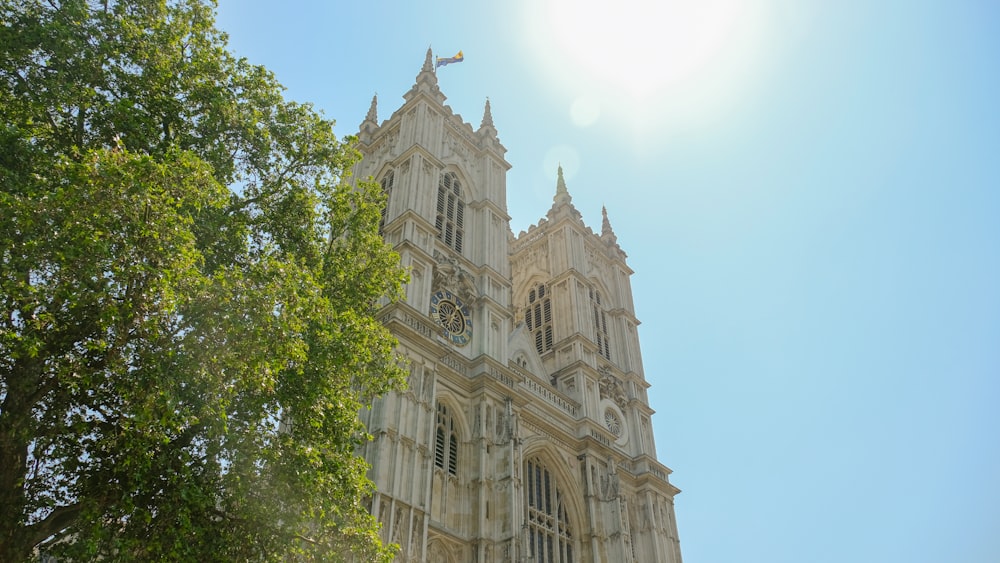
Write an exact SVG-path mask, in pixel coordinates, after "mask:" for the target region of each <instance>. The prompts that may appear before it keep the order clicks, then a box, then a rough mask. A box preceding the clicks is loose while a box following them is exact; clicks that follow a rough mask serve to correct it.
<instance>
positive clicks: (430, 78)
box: [403, 47, 445, 105]
mask: <svg viewBox="0 0 1000 563" xmlns="http://www.w3.org/2000/svg"><path fill="white" fill-rule="evenodd" d="M420 93H423V94H426V95H428V96H430V97H431V98H432V99H434V100H435V101H436V102H437V103H439V104H442V105H444V100H445V97H444V94H442V93H441V88H439V87H438V79H437V74H435V73H434V54H433V53H432V52H431V48H430V47H427V55H426V56H425V57H424V64H423V66H421V67H420V72H419V73H418V74H417V81H416V83H415V84H414V85H413V87H411V88H410V91H409V92H407V93H405V94H403V99H405V100H406V101H408V102H409V101H410V100H412V99H413V98H415V97H416V96H417V95H418V94H420Z"/></svg>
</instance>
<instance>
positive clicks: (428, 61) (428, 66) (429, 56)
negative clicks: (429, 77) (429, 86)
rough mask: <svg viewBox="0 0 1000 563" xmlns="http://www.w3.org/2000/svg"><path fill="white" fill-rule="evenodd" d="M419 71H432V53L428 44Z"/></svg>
mask: <svg viewBox="0 0 1000 563" xmlns="http://www.w3.org/2000/svg"><path fill="white" fill-rule="evenodd" d="M420 72H434V54H433V53H431V47H430V45H428V46H427V57H425V58H424V66H423V67H422V68H421V69H420Z"/></svg>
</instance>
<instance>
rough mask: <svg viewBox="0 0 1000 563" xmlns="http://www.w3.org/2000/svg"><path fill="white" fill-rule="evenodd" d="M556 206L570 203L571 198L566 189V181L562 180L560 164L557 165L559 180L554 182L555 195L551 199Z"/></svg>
mask: <svg viewBox="0 0 1000 563" xmlns="http://www.w3.org/2000/svg"><path fill="white" fill-rule="evenodd" d="M552 201H554V202H555V203H556V204H561V203H570V202H572V201H573V198H572V197H571V196H570V195H569V190H567V189H566V180H565V179H564V178H563V169H562V164H560V165H559V179H558V180H556V195H555V197H553V198H552Z"/></svg>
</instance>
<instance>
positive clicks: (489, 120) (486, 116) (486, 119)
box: [479, 98, 495, 129]
mask: <svg viewBox="0 0 1000 563" xmlns="http://www.w3.org/2000/svg"><path fill="white" fill-rule="evenodd" d="M483 127H494V125H493V112H492V111H490V99H489V98H486V109H485V110H483V121H482V123H480V124H479V128H480V129H482V128H483ZM494 128H495V127H494Z"/></svg>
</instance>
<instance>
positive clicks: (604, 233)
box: [601, 205, 618, 244]
mask: <svg viewBox="0 0 1000 563" xmlns="http://www.w3.org/2000/svg"><path fill="white" fill-rule="evenodd" d="M601 215H603V216H604V221H603V222H602V223H601V238H602V239H605V240H607V241H608V242H610V243H612V244H615V243H617V242H618V237H617V236H615V232H614V231H613V230H611V221H608V208H607V207H605V206H603V205H602V206H601Z"/></svg>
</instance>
